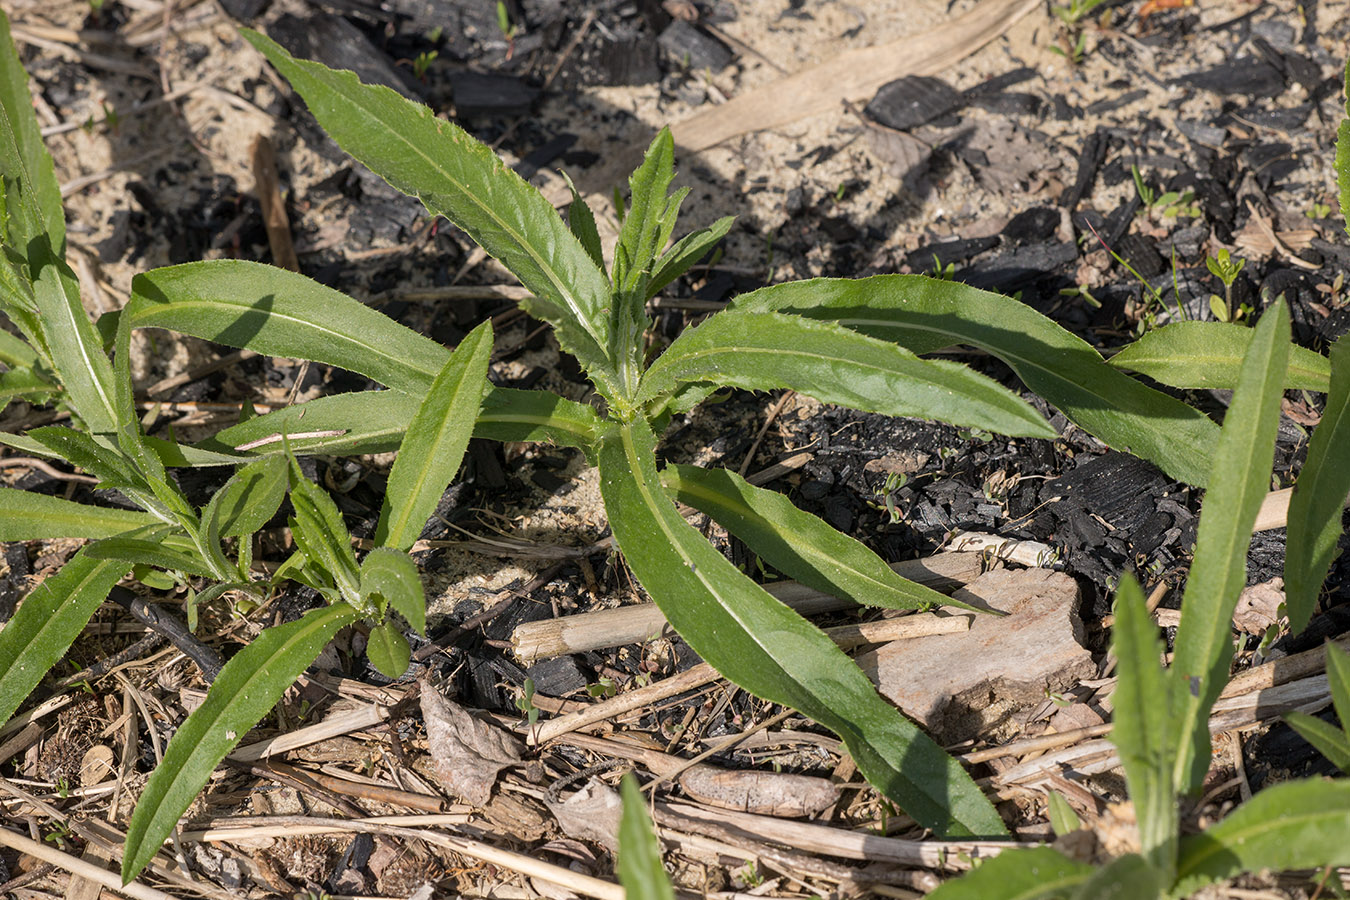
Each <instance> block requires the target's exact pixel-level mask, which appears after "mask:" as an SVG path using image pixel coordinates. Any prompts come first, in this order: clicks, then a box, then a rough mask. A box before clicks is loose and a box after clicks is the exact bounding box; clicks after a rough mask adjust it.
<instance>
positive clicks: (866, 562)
mask: <svg viewBox="0 0 1350 900" xmlns="http://www.w3.org/2000/svg"><path fill="white" fill-rule="evenodd" d="M661 482H662V484H664V485H665V488H666V490H667V491H669V492H670V494H671V496H672V497H674V498H675V499H676V500H677V501H679V502H680V503H685V504H688V505H689V506H692V507H693V508H694V509H697V510H698V511H699V512H701V513H704V514H706V515H709V516H711V517H712V518H713V520H714V521H715V522H717V524H719V525H721V526H722V527H723V528H725V529H726V530H727V531H730V532H731V533H732V534H734V535H736V537H738V538H740V539H741V540H743V541H745V543H746V545H747V546H749V547H750V549H752V550H754V551H755V552H756V553H758V554H759V555H760V556H762V557H764V559H765V560H767V561H768V562H769V563H771V564H772V565H774V566H776V567H778V568H779V569H780V570H782V571H783V572H785V573H787V575H789V576H790V577H792V578H795V579H796V580H797V581H800V582H801V583H802V584H805V585H808V586H810V587H813V588H815V589H816V590H818V591H823V592H825V593H827V594H833V595H834V596H836V597H844V598H846V599H849V600H852V601H853V602H854V603H861V604H863V605H865V606H884V607H887V608H889V609H929V608H931V607H935V606H959V607H962V608H964V609H974V607H971V606H968V605H967V604H964V603H961V602H960V601H957V600H953V599H952V598H951V597H948V596H946V595H945V594H940V593H938V592H937V591H935V590H933V589H932V588H928V587H924V586H923V585H920V584H915V583H914V582H912V581H909V580H908V579H905V578H901V577H900V576H899V575H897V574H895V572H894V571H893V570H892V569H891V567H890V566H888V565H886V562H885V560H883V559H882V558H881V557H880V556H877V555H876V554H875V553H873V552H872V551H871V550H869V549H868V548H867V547H866V546H865V545H864V544H862V543H860V542H859V541H856V540H854V539H853V538H851V537H849V536H848V535H846V534H841V533H840V532H838V531H836V530H835V529H833V528H831V527H830V526H829V525H827V524H826V523H825V522H823V521H822V520H821V519H820V518H819V517H817V516H813V515H811V514H810V513H808V512H806V511H804V510H801V509H798V508H797V507H796V506H794V505H793V504H792V501H791V500H789V499H788V498H787V497H785V496H783V495H782V494H780V493H778V492H776V491H770V490H765V489H764V488H757V487H755V486H754V485H752V484H750V482H748V481H746V480H745V479H744V478H741V477H740V476H739V475H736V474H735V473H733V472H729V471H727V470H726V469H703V468H700V467H698V466H680V465H672V466H667V467H666V468H665V469H663V470H662V472H661Z"/></svg>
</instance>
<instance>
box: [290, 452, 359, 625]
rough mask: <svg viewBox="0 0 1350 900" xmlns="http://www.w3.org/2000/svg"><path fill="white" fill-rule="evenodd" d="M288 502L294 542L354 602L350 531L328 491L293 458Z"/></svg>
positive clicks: (356, 585) (355, 584) (355, 577)
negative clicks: (289, 503) (294, 533)
mask: <svg viewBox="0 0 1350 900" xmlns="http://www.w3.org/2000/svg"><path fill="white" fill-rule="evenodd" d="M291 506H293V507H295V519H294V524H293V526H292V529H293V530H294V531H295V532H297V533H296V535H295V538H296V543H297V544H300V545H301V546H302V547H303V548H305V549H306V551H307V555H309V556H310V557H311V560H312V562H314V563H316V564H317V565H319V566H320V567H322V568H323V569H324V570H325V571H326V572H328V574H329V575H331V576H332V577H333V579H334V581H335V582H336V583H337V586H338V588H339V589H340V590H341V591H342V595H343V597H344V598H346V599H347V600H349V601H350V602H352V603H356V602H358V598H359V596H360V583H359V579H358V575H357V568H356V554H355V553H354V552H353V551H352V538H351V532H349V531H348V530H347V523H346V522H344V521H343V520H342V512H341V511H340V510H339V509H338V507H337V504H336V503H334V502H333V498H332V497H330V496H328V492H327V491H325V490H324V489H323V488H321V487H319V486H318V485H316V484H314V483H313V482H312V481H310V480H309V479H308V478H306V477H305V475H304V473H303V472H301V471H300V466H299V464H297V463H296V462H295V461H294V460H292V461H291Z"/></svg>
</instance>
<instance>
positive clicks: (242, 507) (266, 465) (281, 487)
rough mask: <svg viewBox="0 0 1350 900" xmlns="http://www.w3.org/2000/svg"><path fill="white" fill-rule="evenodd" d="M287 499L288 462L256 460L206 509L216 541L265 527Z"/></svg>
mask: <svg viewBox="0 0 1350 900" xmlns="http://www.w3.org/2000/svg"><path fill="white" fill-rule="evenodd" d="M285 499H286V461H285V460H284V459H283V458H282V457H279V456H272V457H267V458H265V459H259V460H255V461H254V462H251V463H249V464H248V465H246V466H243V467H242V468H240V469H239V471H238V472H236V473H234V475H233V477H231V478H230V480H229V481H227V482H225V485H224V486H223V487H222V488H221V489H220V490H218V491H216V493H215V494H213V495H212V497H211V499H210V501H208V502H207V504H206V506H205V507H204V508H203V509H202V522H203V524H204V525H205V526H206V529H207V533H208V534H209V535H211V536H212V540H218V539H219V538H221V537H243V536H245V535H251V534H253V533H254V532H256V531H257V530H258V529H260V528H262V527H263V526H264V525H266V524H267V523H268V521H269V520H270V519H271V518H272V517H273V516H274V515H276V513H277V510H278V509H280V508H281V501H283V500H285Z"/></svg>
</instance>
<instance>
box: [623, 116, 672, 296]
mask: <svg viewBox="0 0 1350 900" xmlns="http://www.w3.org/2000/svg"><path fill="white" fill-rule="evenodd" d="M674 177H675V140H674V138H672V137H671V134H670V129H669V128H662V129H661V130H660V131H659V132H657V135H656V137H654V138H652V142H651V144H650V145H649V146H648V147H647V152H646V154H645V155H644V156H643V159H642V164H641V165H640V166H638V167H637V169H636V170H634V172H633V174H632V175H631V176H629V178H628V190H629V198H628V209H627V211H626V212H625V213H624V217H623V227H622V228H621V229H620V231H619V244H618V247H619V248H621V249H622V250H623V259H624V264H623V265H622V266H620V265H619V262H618V260H619V255H618V251H617V250H616V251H615V266H614V288H615V290H617V291H624V292H628V291H632V290H633V288H635V287H636V286H637V283H638V280H639V278H641V276H642V275H643V274H645V273H646V271H647V267H648V266H649V265H651V263H652V261H653V260H655V259H656V255H657V254H658V253H660V252H661V250H662V249H664V248H662V247H659V246H657V243H656V242H657V240H659V237H660V234H661V224H662V217H663V214H664V213H665V210H666V202H667V201H666V192H667V191H668V190H669V188H670V182H671V180H672V179H673V178H674Z"/></svg>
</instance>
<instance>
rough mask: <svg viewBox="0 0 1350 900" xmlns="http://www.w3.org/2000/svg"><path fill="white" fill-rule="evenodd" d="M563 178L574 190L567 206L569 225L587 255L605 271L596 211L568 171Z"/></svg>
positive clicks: (568, 186)
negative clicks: (582, 195) (570, 201)
mask: <svg viewBox="0 0 1350 900" xmlns="http://www.w3.org/2000/svg"><path fill="white" fill-rule="evenodd" d="M563 178H565V179H566V180H567V189H568V190H569V191H571V192H572V204H571V205H570V206H568V207H567V227H568V228H570V229H571V230H572V234H574V235H576V238H577V240H578V241H580V242H581V246H582V248H583V249H585V251H586V255H587V256H589V257H590V258H591V260H592V261H593V262H594V263H595V264H596V266H597V267H599V268H600V270H601V271H604V268H605V249H604V246H603V245H602V244H601V243H600V230H599V229H598V228H596V226H595V213H594V212H592V211H591V208H590V206H588V205H587V204H586V201H585V200H584V199H582V197H581V194H580V193H579V192H578V191H577V186H576V185H574V184H573V183H572V179H571V178H570V177H569V176H568V174H567V173H566V172H564V173H563Z"/></svg>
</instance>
